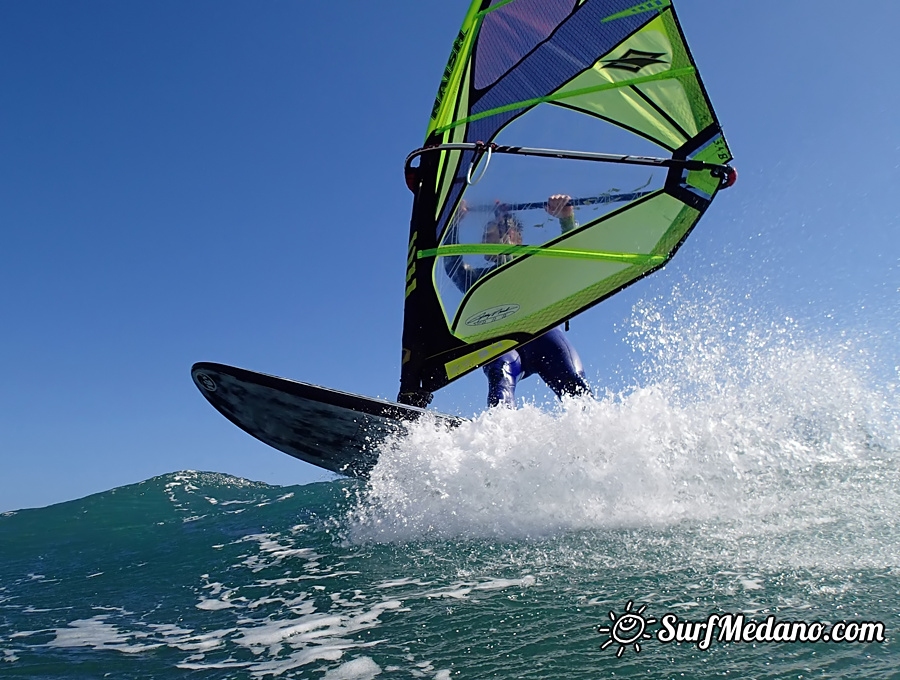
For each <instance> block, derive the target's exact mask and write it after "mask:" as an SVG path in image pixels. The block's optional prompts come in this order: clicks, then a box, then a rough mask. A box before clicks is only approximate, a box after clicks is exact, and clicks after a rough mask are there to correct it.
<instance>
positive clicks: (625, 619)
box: [597, 600, 656, 658]
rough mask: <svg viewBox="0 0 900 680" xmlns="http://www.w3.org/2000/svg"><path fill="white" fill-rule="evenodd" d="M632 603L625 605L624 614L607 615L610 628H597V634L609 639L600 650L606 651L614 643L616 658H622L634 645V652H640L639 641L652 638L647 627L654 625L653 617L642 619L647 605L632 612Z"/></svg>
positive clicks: (611, 613)
mask: <svg viewBox="0 0 900 680" xmlns="http://www.w3.org/2000/svg"><path fill="white" fill-rule="evenodd" d="M632 607H634V602H633V601H631V600H628V604H626V605H625V613H624V614H622V616H620V617H617V616H616V613H615V612H610V613H609V618H610V620H611V621H612V622H613V625H612V626H597V632H598V633H600V635H609V639H608V640H607V641H606V642H604V643H603V644H602V645H600V649H606V648H607V647H609V646H610V645H611V644H613V643H614V642H615V643H617V644H618V645H619V649H618V650H617V651H616V658H619V657H621V656H622V654H623V653H624V652H625V648H626V647H628V645H634V651H635V652H640V651H641V640H652V639H653V636H652V635H650V633H648V632H647V626H649V625H651V624H653V623H656V619H654V618H653V617H644V610H645V609H646V608H647V605H644V606H642V607H641V608H640V609H638V610H637V611H632Z"/></svg>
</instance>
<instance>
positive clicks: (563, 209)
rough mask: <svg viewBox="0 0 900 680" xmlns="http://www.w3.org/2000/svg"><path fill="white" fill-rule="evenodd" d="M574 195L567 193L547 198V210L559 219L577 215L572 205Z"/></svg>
mask: <svg viewBox="0 0 900 680" xmlns="http://www.w3.org/2000/svg"><path fill="white" fill-rule="evenodd" d="M571 200H572V197H571V196H566V195H565V194H556V195H554V196H551V197H550V198H549V199H547V212H548V213H549V214H550V215H552V216H553V217H556V218H558V219H561V220H564V219H569V218H571V217H574V216H575V208H573V207H572V203H571Z"/></svg>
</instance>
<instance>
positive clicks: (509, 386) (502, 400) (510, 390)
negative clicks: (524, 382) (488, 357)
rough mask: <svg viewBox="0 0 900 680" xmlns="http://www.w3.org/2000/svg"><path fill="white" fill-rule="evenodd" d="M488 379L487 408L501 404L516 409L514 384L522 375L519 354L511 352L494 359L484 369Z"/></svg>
mask: <svg viewBox="0 0 900 680" xmlns="http://www.w3.org/2000/svg"><path fill="white" fill-rule="evenodd" d="M484 374H485V375H486V376H487V379H488V407H491V406H497V405H498V404H503V405H504V406H507V407H509V408H515V407H516V383H517V382H519V376H520V375H521V374H522V361H521V359H520V358H519V353H518V352H516V351H515V350H513V351H512V352H507V353H506V354H504V355H503V356H500V357H498V358H497V359H494V360H493V361H492V362H491V363H489V364H487V365H486V366H485V367H484Z"/></svg>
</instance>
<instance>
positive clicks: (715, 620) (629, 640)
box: [596, 600, 885, 657]
mask: <svg viewBox="0 0 900 680" xmlns="http://www.w3.org/2000/svg"><path fill="white" fill-rule="evenodd" d="M646 609H647V605H643V606H641V608H640V609H637V610H635V609H634V602H633V601H632V600H629V601H628V603H627V604H626V605H625V611H624V613H623V614H622V615H618V614H616V612H614V611H611V612H609V618H610V620H611V621H612V625H609V626H607V625H602V626H597V629H596V630H597V632H598V633H599V634H600V635H601V636H604V637H606V640H605V641H604V642H603V644H602V645H600V648H601V649H607V648H608V647H612V646H613V645H618V647H617V648H616V657H621V656H622V654H623V653H624V652H625V650H626V649H628V647H632V648H633V649H634V651H635V652H640V651H641V649H642V648H641V643H642V641H644V640H652V639H654V638H655V639H656V640H657V641H658V642H661V643H663V644H668V643H671V642H687V643H691V644H694V645H696V646H697V648H698V649H701V650H706V649H709V648H710V646H711V645H712V643H713V642H714V641H715V642H731V643H738V642H751V643H763V642H781V643H783V642H844V643H854V642H884V640H885V637H884V623H882V622H881V621H836V622H834V623H827V622H825V621H813V622H812V623H809V622H806V621H791V620H785V621H779V620H778V618H777V617H776V616H775V615H774V614H770V615H769V616H767V617H766V618H765V620H763V621H759V620H757V619H748V618H746V617H745V616H744V615H743V614H733V613H727V612H726V613H724V614H710V615H709V616H707V617H706V619H704V620H702V621H688V620H685V619H681V618H679V617H678V615H677V614H674V613H672V612H669V613H668V614H664V615H663V617H662V619H661V620H660V623H661V628H660V629H659V630H658V631H656V635H651V634H650V633H648V632H647V628H648V627H649V626H651V625H652V624H654V623H657V621H656V619H655V618H653V617H652V616H645V614H644V611H645V610H646Z"/></svg>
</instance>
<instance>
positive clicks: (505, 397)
mask: <svg viewBox="0 0 900 680" xmlns="http://www.w3.org/2000/svg"><path fill="white" fill-rule="evenodd" d="M446 242H447V243H457V242H458V236H457V225H453V226H452V227H451V228H450V232H449V234H448V238H447V241H446ZM498 266H499V262H496V263H491V264H489V265H488V266H486V267H473V266H472V265H470V264H466V263H465V262H463V259H462V257H461V256H458V255H455V256H449V257H445V258H444V269H445V271H446V272H447V276H449V277H450V279H451V280H452V281H453V283H455V284H456V286H457V288H459V289H460V290H461V291H462V292H463V293H465V292H466V291H468V290H469V288H471V287H472V286H473V285H474V284H475V282H476V281H478V279H480V278H481V277H482V276H484V275H485V274H487V273H488V272H490V271H493V270H494V269H496V268H497V267H498ZM483 370H484V373H485V375H486V376H487V378H488V406H489V407H490V406H497V405H498V404H503V405H505V406H508V407H509V408H515V407H516V385H517V384H518V382H519V380H520V379H521V378H527V377H528V376H529V375H532V374H534V373H537V374H538V375H539V376H540V377H541V380H543V381H544V382H545V383H547V386H548V387H549V388H550V389H551V390H553V392H554V393H555V394H556V396H557V397H559V398H560V399H562V397H563V395H572V396H574V395H578V394H588V395H589V394H591V388H590V385H588V382H587V379H586V378H585V377H584V367H583V366H582V365H581V359H580V358H579V356H578V352H576V351H575V348H574V347H572V345H571V343H570V342H569V341H568V339H567V338H566V336H565V334H564V333H563V331H562V329H561V328H560V327H559V326H557V327H556V328H552V329H551V330H549V331H547V332H546V333H544V334H543V335H541V336H539V337H537V338H535V339H534V340H532V341H530V342H527V343H525V344H524V345H522V346H521V347H519V348H518V349H514V350H510V351H509V352H507V353H506V354H503V355H501V356H499V357H498V358H496V359H494V360H493V361H492V362H491V363H489V364H485V366H484V367H483Z"/></svg>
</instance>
